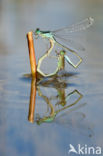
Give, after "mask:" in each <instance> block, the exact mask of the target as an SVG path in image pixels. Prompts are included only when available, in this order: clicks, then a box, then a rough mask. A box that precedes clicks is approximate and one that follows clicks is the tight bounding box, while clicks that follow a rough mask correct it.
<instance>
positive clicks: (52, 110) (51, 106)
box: [28, 77, 84, 125]
mask: <svg viewBox="0 0 103 156" xmlns="http://www.w3.org/2000/svg"><path fill="white" fill-rule="evenodd" d="M41 87H42V89H41ZM45 87H48V88H50V89H51V88H55V89H56V94H55V95H51V96H50V97H48V94H46V95H45V93H44V91H43V88H45ZM68 87H69V85H68V83H67V82H66V81H63V80H62V82H61V81H60V77H53V78H51V79H41V80H39V81H37V82H36V80H35V78H32V80H31V92H30V104H29V115H28V120H29V121H30V122H32V123H33V122H36V123H37V124H39V125H40V124H41V123H43V122H52V121H54V119H55V118H56V116H57V115H59V114H61V113H63V112H65V111H66V110H68V109H69V108H72V107H73V106H75V105H76V104H77V103H78V102H79V101H80V100H81V98H82V97H83V95H82V94H81V93H80V92H79V91H78V90H76V89H74V90H73V91H70V92H67V93H66V89H67V88H68ZM68 90H69V89H68ZM36 91H37V93H38V96H39V97H41V98H42V99H43V101H44V102H45V103H46V107H45V111H44V112H42V113H40V112H39V113H38V112H36V110H35V105H36V103H38V102H37V100H38V99H37V100H36ZM37 105H38V104H37ZM42 105H43V103H42ZM82 105H84V104H82ZM37 107H38V106H37ZM78 107H79V106H78ZM78 107H77V108H78ZM38 111H39V109H38ZM35 114H36V115H35Z"/></svg>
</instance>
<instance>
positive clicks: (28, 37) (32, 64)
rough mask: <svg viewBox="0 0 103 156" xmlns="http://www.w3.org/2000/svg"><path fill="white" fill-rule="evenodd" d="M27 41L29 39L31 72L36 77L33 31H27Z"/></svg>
mask: <svg viewBox="0 0 103 156" xmlns="http://www.w3.org/2000/svg"><path fill="white" fill-rule="evenodd" d="M27 41H28V49H29V59H30V67H31V74H32V76H33V77H36V57H35V49H34V39H33V32H32V31H30V32H28V33H27Z"/></svg>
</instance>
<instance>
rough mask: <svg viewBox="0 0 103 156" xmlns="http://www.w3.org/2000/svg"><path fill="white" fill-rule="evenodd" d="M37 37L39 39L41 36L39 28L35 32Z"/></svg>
mask: <svg viewBox="0 0 103 156" xmlns="http://www.w3.org/2000/svg"><path fill="white" fill-rule="evenodd" d="M34 34H35V37H36V38H38V36H39V34H40V29H39V28H37V29H36V30H35V33H34Z"/></svg>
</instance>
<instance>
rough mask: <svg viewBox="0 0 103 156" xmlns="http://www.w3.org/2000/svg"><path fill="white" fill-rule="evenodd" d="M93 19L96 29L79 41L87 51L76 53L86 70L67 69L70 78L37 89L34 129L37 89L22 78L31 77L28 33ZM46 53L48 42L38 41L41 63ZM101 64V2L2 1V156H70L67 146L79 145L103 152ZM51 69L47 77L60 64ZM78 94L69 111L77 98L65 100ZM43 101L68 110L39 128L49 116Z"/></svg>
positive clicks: (0, 126)
mask: <svg viewBox="0 0 103 156" xmlns="http://www.w3.org/2000/svg"><path fill="white" fill-rule="evenodd" d="M89 16H91V17H93V18H94V19H95V22H94V25H93V26H92V27H91V28H89V29H88V30H86V31H85V32H84V33H82V34H80V36H79V37H78V38H77V41H79V42H81V45H83V46H84V47H85V51H78V54H79V55H80V56H81V57H82V58H83V62H82V64H81V65H80V66H79V67H78V68H77V69H73V68H72V67H70V65H68V64H66V73H67V76H63V77H59V78H57V79H54V80H51V79H50V80H48V79H46V80H42V82H41V83H40V84H37V86H36V89H37V91H36V103H35V112H34V123H31V122H29V121H28V113H29V103H30V93H31V88H32V87H33V83H32V80H31V78H26V77H25V76H24V74H28V73H30V64H29V55H28V47H27V40H26V34H27V32H28V31H30V30H33V31H34V30H35V29H36V28H37V27H40V28H41V29H43V30H55V29H58V28H61V27H64V26H67V25H70V24H74V23H76V22H78V21H80V20H82V19H85V18H86V17H89ZM47 47H48V44H47V42H46V41H43V43H42V40H39V39H38V40H35V52H36V57H37V59H38V58H39V57H40V56H41V55H42V54H43V53H44V52H45V51H46V49H47ZM102 59H103V1H102V0H76V1H74V0H68V1H67V0H63V1H62V0H52V1H50V0H42V1H40V0H38V1H36V0H34V1H33V0H31V1H27V0H25V1H23V0H22V1H16V0H15V1H13V0H8V1H6V0H4V1H3V0H2V1H0V156H8V155H10V156H12V155H13V156H18V155H19V156H24V155H25V156H33V155H35V156H52V155H55V156H64V155H65V156H68V155H69V154H68V150H69V149H70V147H69V144H72V145H73V146H74V147H75V148H76V149H77V145H78V144H80V145H81V146H84V145H87V146H88V147H89V146H93V147H96V146H100V147H101V148H103V124H102V122H103V60H102ZM48 64H49V65H47V67H48V68H47V71H49V70H54V67H55V64H56V63H53V62H52V61H51V62H50V61H49V62H48ZM68 73H69V74H68ZM34 88H35V86H34ZM38 88H39V89H40V91H41V93H42V95H43V96H40V94H39V92H38V90H39V89H38ZM75 90H77V91H79V93H80V95H81V96H82V97H81V99H80V100H78V102H77V103H76V104H74V105H71V104H72V103H74V101H75V100H77V99H78V96H79V95H78V94H75V93H74V94H72V95H71V96H70V98H67V95H68V94H69V93H71V92H73V91H74V92H75ZM61 94H62V98H61V96H60V95H61ZM44 96H45V97H46V99H47V100H49V102H50V103H52V105H53V106H55V104H57V105H56V110H58V109H61V108H64V107H65V106H69V105H70V107H68V108H67V109H65V110H63V111H61V112H59V113H58V114H57V116H56V117H55V119H54V120H53V122H50V123H44V122H43V123H41V124H40V125H38V124H37V122H36V121H37V117H43V116H44V115H45V112H46V111H47V109H49V112H48V113H47V115H48V114H49V113H50V107H49V105H48V104H47V103H46V102H45V100H44V99H43V97H44ZM70 155H75V154H73V153H71V154H70ZM86 155H88V154H86ZM91 155H92V154H91Z"/></svg>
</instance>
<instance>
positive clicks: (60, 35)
mask: <svg viewBox="0 0 103 156" xmlns="http://www.w3.org/2000/svg"><path fill="white" fill-rule="evenodd" d="M93 22H94V19H93V18H92V17H89V18H86V19H84V20H83V21H81V22H79V23H77V24H75V25H71V26H68V27H65V28H62V29H58V30H55V31H41V30H40V29H39V28H37V29H36V31H35V32H34V34H35V36H36V38H38V37H39V36H41V37H42V38H47V39H49V41H50V42H51V43H52V47H50V50H48V53H49V54H50V52H51V51H52V49H53V47H54V45H55V44H57V45H59V46H60V47H62V48H63V49H64V50H65V51H68V52H71V53H73V54H74V55H75V56H77V57H78V58H79V62H78V63H77V64H74V63H73V62H72V61H70V59H69V57H68V56H66V55H65V59H67V61H68V62H69V63H70V64H71V65H72V66H73V67H74V68H77V67H78V66H79V64H80V63H81V62H82V58H81V57H80V56H79V55H78V54H77V52H76V51H75V50H73V48H75V49H78V44H76V43H75V42H74V41H71V39H69V36H71V35H70V34H71V33H74V32H78V31H83V30H85V29H87V28H89V27H90V26H91V25H92V24H93ZM67 38H68V39H67ZM59 39H60V40H61V41H64V42H65V41H66V42H67V45H68V46H65V45H64V44H62V43H60V42H59V41H58V40H59ZM69 45H70V47H72V48H70V47H69Z"/></svg>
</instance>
